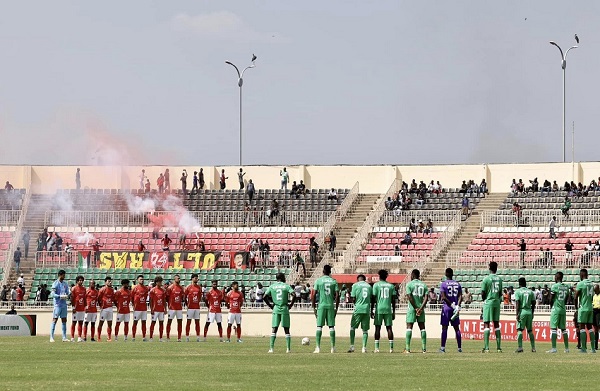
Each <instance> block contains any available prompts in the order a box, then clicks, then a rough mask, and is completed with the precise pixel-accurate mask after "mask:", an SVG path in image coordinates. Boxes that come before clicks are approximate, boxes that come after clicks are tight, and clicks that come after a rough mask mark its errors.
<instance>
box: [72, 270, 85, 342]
mask: <svg viewBox="0 0 600 391" xmlns="http://www.w3.org/2000/svg"><path fill="white" fill-rule="evenodd" d="M85 294H86V292H85V288H84V286H83V276H77V278H75V286H74V287H73V288H71V305H72V306H73V320H72V323H71V342H75V325H78V327H77V342H82V341H83V339H82V338H81V329H82V327H83V321H84V319H85V304H86V302H85Z"/></svg>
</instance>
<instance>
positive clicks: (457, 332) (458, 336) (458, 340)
mask: <svg viewBox="0 0 600 391" xmlns="http://www.w3.org/2000/svg"><path fill="white" fill-rule="evenodd" d="M456 344H457V345H458V348H459V349H461V348H462V334H461V332H460V329H458V328H457V329H456Z"/></svg>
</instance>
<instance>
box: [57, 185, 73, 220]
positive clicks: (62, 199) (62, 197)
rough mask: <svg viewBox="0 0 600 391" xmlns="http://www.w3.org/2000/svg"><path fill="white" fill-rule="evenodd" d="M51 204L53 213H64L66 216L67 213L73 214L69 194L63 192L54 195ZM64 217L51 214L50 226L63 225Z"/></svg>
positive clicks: (59, 214)
mask: <svg viewBox="0 0 600 391" xmlns="http://www.w3.org/2000/svg"><path fill="white" fill-rule="evenodd" d="M52 202H53V206H52V209H53V210H54V211H57V212H66V213H65V215H66V214H68V213H69V212H73V210H74V208H73V199H72V198H71V195H70V194H69V193H64V192H60V193H56V194H55V195H54V198H53V200H52ZM65 215H63V214H62V213H53V215H52V216H53V217H52V224H53V225H62V224H64V223H65V221H67V219H66V216H65Z"/></svg>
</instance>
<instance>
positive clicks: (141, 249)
mask: <svg viewBox="0 0 600 391" xmlns="http://www.w3.org/2000/svg"><path fill="white" fill-rule="evenodd" d="M137 250H138V251H139V252H141V253H143V252H144V251H146V246H144V243H143V242H142V241H141V240H140V241H139V242H138V245H137Z"/></svg>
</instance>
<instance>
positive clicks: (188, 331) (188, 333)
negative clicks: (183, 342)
mask: <svg viewBox="0 0 600 391" xmlns="http://www.w3.org/2000/svg"><path fill="white" fill-rule="evenodd" d="M191 325H192V324H191V322H189V321H188V322H187V323H186V324H185V336H186V337H189V336H190V326H191Z"/></svg>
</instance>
